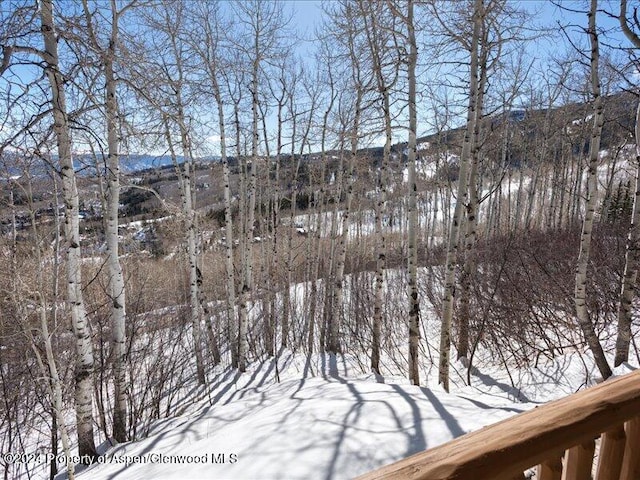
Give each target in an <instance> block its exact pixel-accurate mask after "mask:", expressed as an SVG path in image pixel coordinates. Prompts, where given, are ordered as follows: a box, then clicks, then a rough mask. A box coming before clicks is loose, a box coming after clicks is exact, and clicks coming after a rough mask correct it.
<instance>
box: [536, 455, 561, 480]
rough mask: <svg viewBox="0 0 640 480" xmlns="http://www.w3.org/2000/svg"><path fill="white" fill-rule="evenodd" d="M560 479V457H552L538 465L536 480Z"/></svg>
mask: <svg viewBox="0 0 640 480" xmlns="http://www.w3.org/2000/svg"><path fill="white" fill-rule="evenodd" d="M561 478H562V456H557V457H553V458H551V459H549V460H547V461H546V462H543V463H541V464H540V465H538V472H537V479H538V480H560V479H561Z"/></svg>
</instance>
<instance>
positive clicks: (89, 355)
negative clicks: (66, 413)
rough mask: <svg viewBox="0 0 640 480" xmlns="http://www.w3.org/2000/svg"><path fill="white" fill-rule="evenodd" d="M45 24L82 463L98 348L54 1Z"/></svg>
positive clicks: (88, 444) (89, 448)
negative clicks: (84, 270) (85, 285)
mask: <svg viewBox="0 0 640 480" xmlns="http://www.w3.org/2000/svg"><path fill="white" fill-rule="evenodd" d="M40 21H41V26H42V36H43V39H44V49H45V50H44V52H43V55H42V59H43V61H44V63H45V69H46V73H47V79H48V80H49V84H50V86H51V111H52V115H53V120H54V124H53V129H54V133H55V136H56V141H57V146H58V159H59V160H58V161H59V162H60V175H61V177H62V191H63V197H64V203H65V223H64V227H65V228H64V230H65V240H66V242H67V281H68V290H67V293H68V302H69V305H70V308H71V326H72V328H73V332H74V336H75V343H76V355H77V359H76V370H75V383H76V386H75V402H76V430H77V434H78V452H79V454H80V456H81V457H83V458H92V459H93V458H95V457H96V456H97V452H96V447H95V442H94V434H93V418H94V416H93V401H92V400H93V374H94V360H93V346H92V344H91V334H90V331H89V319H88V316H87V311H86V308H85V304H84V297H83V293H82V274H81V268H80V267H81V257H82V253H81V250H80V219H79V203H80V202H79V195H78V186H77V183H76V175H75V171H74V168H73V159H72V155H71V137H70V126H69V118H68V114H67V104H66V96H65V91H64V77H63V75H62V72H61V71H60V65H59V57H58V41H57V38H56V30H55V26H54V22H53V5H52V1H51V0H42V1H41V2H40Z"/></svg>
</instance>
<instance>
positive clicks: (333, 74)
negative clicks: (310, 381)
mask: <svg viewBox="0 0 640 480" xmlns="http://www.w3.org/2000/svg"><path fill="white" fill-rule="evenodd" d="M525 3H526V2H517V1H510V0H461V1H459V2H449V1H439V0H428V1H415V0H403V1H400V0H367V1H365V0H336V1H331V2H326V3H324V4H323V5H322V12H323V14H322V16H321V17H319V18H318V22H317V25H316V29H315V31H314V32H307V33H306V38H305V37H304V35H303V34H301V33H300V32H299V31H297V29H296V26H295V24H294V23H295V16H293V15H292V11H291V5H289V4H288V3H287V2H276V1H258V0H250V1H244V0H243V1H238V2H234V1H229V2H208V1H195V0H193V1H178V0H162V1H146V0H126V1H122V0H109V1H93V0H78V1H74V2H65V1H60V2H58V1H56V0H38V1H35V0H33V1H32V0H7V1H4V2H2V3H1V4H0V16H1V24H0V46H1V47H2V63H1V65H0V91H1V92H2V95H1V96H0V112H1V115H0V121H1V123H0V184H1V190H0V220H1V221H2V223H1V224H0V233H1V236H0V293H1V295H0V392H1V393H0V430H1V431H2V436H1V438H2V444H1V445H0V449H1V450H3V451H17V450H23V451H27V450H29V449H33V446H34V445H37V446H38V447H39V448H44V449H45V450H47V451H50V452H53V453H54V454H57V453H59V452H61V451H62V452H64V453H65V454H67V457H68V458H71V454H70V452H71V451H72V450H73V449H74V448H75V447H74V445H77V448H78V452H79V455H80V456H81V457H82V460H83V461H82V463H90V461H91V459H93V458H95V457H96V456H97V455H98V450H97V449H96V445H100V444H101V443H102V442H104V441H105V440H108V441H110V442H112V443H120V442H126V441H129V440H134V439H138V438H141V437H144V436H145V435H146V433H147V432H148V429H149V428H150V425H151V422H152V421H153V420H154V419H158V418H162V417H167V416H169V415H172V414H173V413H175V411H176V408H177V405H178V403H179V402H178V400H179V399H180V398H183V397H184V396H188V395H189V394H190V393H189V388H188V387H189V386H191V385H192V379H195V380H196V381H197V384H198V385H199V386H200V388H203V389H206V387H207V385H208V384H209V383H210V382H211V378H212V372H213V371H214V370H215V369H216V368H221V367H225V368H226V367H229V368H231V369H233V370H234V371H235V370H237V372H239V373H241V372H245V371H246V370H247V367H248V365H250V364H251V363H252V362H256V361H260V360H263V359H265V358H270V357H274V356H278V355H281V354H282V352H283V351H285V350H290V351H293V352H297V353H301V354H305V355H309V356H310V355H312V354H313V353H314V352H328V353H331V354H340V353H347V352H356V353H358V354H360V355H362V358H364V359H366V362H365V363H366V365H364V363H363V370H366V371H370V372H373V373H375V374H378V375H380V374H382V372H384V371H390V370H393V371H400V372H402V373H403V374H404V375H405V376H407V377H408V378H409V379H410V381H411V383H413V384H415V385H421V384H423V382H424V376H423V375H424V373H423V372H425V371H431V370H432V369H434V370H435V371H437V372H438V379H439V383H440V384H442V387H443V388H444V389H445V390H446V391H449V389H450V382H451V376H452V375H456V376H459V377H462V378H465V377H466V378H467V380H468V378H469V376H470V375H471V373H470V372H472V369H473V366H474V359H475V356H476V354H477V352H479V351H480V350H485V351H488V352H490V354H491V356H492V358H493V359H494V361H495V362H496V363H497V364H500V365H501V367H502V368H504V369H505V370H507V371H509V370H510V369H511V368H514V367H515V366H521V365H523V364H537V362H539V361H540V359H543V358H554V357H555V356H557V355H560V354H562V353H563V352H566V351H578V352H581V354H582V355H584V356H585V357H589V358H592V359H593V361H594V362H595V364H596V365H597V368H598V371H599V373H600V377H601V379H603V380H604V379H606V378H607V377H609V376H611V375H612V372H613V369H614V368H615V367H616V366H618V365H620V364H622V363H624V362H627V361H628V360H629V358H630V357H633V356H635V357H636V358H637V359H638V361H640V352H639V351H638V345H637V344H638V339H637V337H634V332H637V326H638V315H637V311H638V310H637V299H636V298H635V290H636V283H637V271H638V265H639V264H640V263H639V260H638V248H639V247H638V241H639V239H640V232H639V230H638V221H639V218H638V215H639V212H640V205H639V198H640V185H639V184H638V182H639V181H640V148H639V147H638V145H640V105H639V103H638V94H639V93H640V92H639V91H638V68H639V64H638V58H639V51H640V50H639V49H640V37H639V35H640V24H639V23H638V15H639V13H638V10H639V9H640V5H638V4H637V3H634V2H629V3H628V2H627V0H620V1H619V2H618V1H617V0H615V1H614V0H610V1H605V0H600V1H598V0H589V1H582V2H574V3H572V4H571V6H570V8H569V6H567V5H564V2H563V3H562V4H560V5H559V6H556V7H554V8H555V9H556V10H555V12H556V13H557V14H558V15H559V18H571V20H570V21H569V20H567V21H564V20H562V21H559V22H558V23H556V24H555V25H553V26H552V27H545V25H543V23H542V22H539V15H540V12H536V11H534V9H531V8H529V6H527V5H525ZM549 8H551V6H549ZM319 11H320V10H319ZM549 36H553V38H554V39H555V40H554V45H553V47H552V48H551V47H549V45H546V44H545V43H544V42H545V37H549ZM300 45H305V47H304V48H301V46H300ZM544 45H546V46H544ZM545 49H546V50H547V53H546V54H544V55H542V56H540V55H537V54H536V53H534V50H545ZM151 153H152V154H153V155H157V156H162V157H166V158H169V159H170V167H169V168H159V167H156V168H148V169H146V170H144V171H140V172H133V173H129V171H128V170H127V165H128V162H129V161H130V159H131V158H133V156H135V155H136V154H151ZM134 201H135V206H136V208H137V210H135V211H133V208H132V205H133V203H134ZM130 208H131V211H129V210H128V209H130ZM88 212H91V213H88ZM135 222H138V223H137V227H132V228H137V229H138V230H137V231H135V233H134V234H132V233H131V232H130V230H129V227H128V226H127V225H134V224H135ZM436 339H437V340H436ZM275 374H276V375H277V372H276V373H275ZM421 375H422V376H421ZM203 391H204V390H203ZM60 467H61V465H58V464H57V463H56V462H55V461H52V463H51V466H50V478H53V477H54V476H55V475H56V474H57V472H58V469H59V468H60ZM65 467H66V468H67V469H68V474H69V478H73V476H74V470H73V468H74V467H73V462H71V461H69V463H68V465H65ZM0 468H2V469H4V473H5V478H12V475H15V474H16V472H17V470H16V469H19V468H25V467H24V466H18V465H12V464H9V463H5V464H0Z"/></svg>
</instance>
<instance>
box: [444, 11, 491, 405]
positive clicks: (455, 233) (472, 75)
mask: <svg viewBox="0 0 640 480" xmlns="http://www.w3.org/2000/svg"><path fill="white" fill-rule="evenodd" d="M483 10H484V6H483V0H476V1H475V5H474V12H473V35H472V38H471V49H470V50H471V52H470V53H471V64H470V71H469V79H470V82H469V106H468V108H467V122H466V128H465V134H464V141H463V144H462V153H461V154H460V168H459V172H458V186H457V190H456V192H457V194H456V206H455V209H454V213H453V218H452V219H451V227H450V230H449V240H448V244H447V257H446V260H445V280H444V296H443V302H442V326H441V329H440V361H439V364H438V383H440V384H441V385H442V387H443V388H444V389H445V391H447V392H448V391H449V366H450V358H449V357H450V352H451V320H452V317H453V303H454V295H455V282H456V278H455V277H456V275H455V274H456V264H457V261H458V242H459V236H460V228H461V224H462V220H463V214H464V210H463V208H464V205H465V204H466V203H467V201H468V197H469V190H468V182H469V167H470V162H471V148H472V137H473V129H474V125H475V121H476V118H477V113H476V110H477V105H476V102H477V95H476V92H477V91H478V60H479V59H478V45H479V40H480V32H481V27H482V15H483Z"/></svg>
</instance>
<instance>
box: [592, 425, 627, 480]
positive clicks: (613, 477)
mask: <svg viewBox="0 0 640 480" xmlns="http://www.w3.org/2000/svg"><path fill="white" fill-rule="evenodd" d="M624 443H625V433H624V425H618V426H617V427H615V428H613V429H611V430H609V431H608V432H605V433H603V434H602V439H601V440H600V454H599V456H598V471H597V474H596V478H597V479H598V480H619V479H620V470H621V468H622V456H623V455H624Z"/></svg>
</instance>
